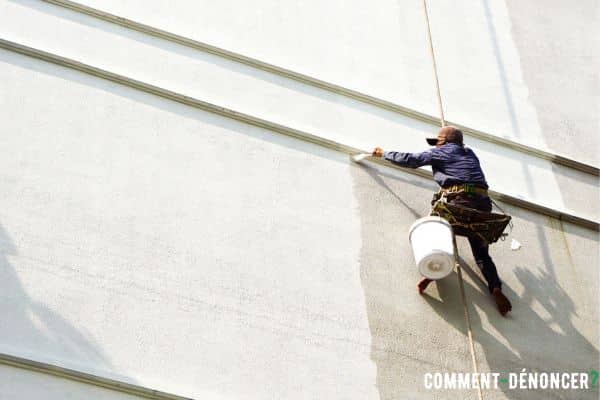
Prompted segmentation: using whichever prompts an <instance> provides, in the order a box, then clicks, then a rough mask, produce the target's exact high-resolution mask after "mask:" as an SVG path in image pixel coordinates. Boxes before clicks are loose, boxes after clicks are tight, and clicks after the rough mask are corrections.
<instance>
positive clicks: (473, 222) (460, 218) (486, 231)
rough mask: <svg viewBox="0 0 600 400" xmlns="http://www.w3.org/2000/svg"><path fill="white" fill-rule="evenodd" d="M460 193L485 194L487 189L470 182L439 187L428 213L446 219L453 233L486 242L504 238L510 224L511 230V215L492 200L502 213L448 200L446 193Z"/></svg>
mask: <svg viewBox="0 0 600 400" xmlns="http://www.w3.org/2000/svg"><path fill="white" fill-rule="evenodd" d="M460 193H467V194H475V193H477V194H485V195H487V189H484V188H480V187H477V186H474V185H471V184H466V185H455V186H452V187H450V188H444V189H440V191H439V192H438V193H436V194H435V195H434V197H433V201H432V202H431V204H432V207H431V213H430V215H435V216H438V217H442V218H444V219H445V220H447V221H448V222H449V223H450V225H452V229H453V230H454V234H455V235H459V236H467V237H477V238H479V239H480V240H482V241H484V242H485V243H487V244H491V243H495V242H497V241H498V239H502V240H504V238H505V237H506V236H507V235H508V233H504V230H505V229H506V227H507V226H510V228H511V230H512V223H511V219H512V217H511V216H510V215H507V214H506V213H505V212H504V211H503V210H502V209H501V208H500V207H499V206H498V204H496V202H494V201H493V200H492V202H493V203H494V205H495V206H496V207H497V208H498V209H499V210H500V212H502V214H497V213H493V212H485V211H480V210H476V209H474V208H469V207H464V206H461V205H457V204H451V203H449V202H448V195H453V194H460Z"/></svg>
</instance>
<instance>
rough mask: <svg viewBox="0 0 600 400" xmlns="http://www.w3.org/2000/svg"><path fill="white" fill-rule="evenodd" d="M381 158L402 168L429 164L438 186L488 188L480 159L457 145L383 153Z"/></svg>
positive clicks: (467, 149)
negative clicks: (469, 185) (418, 151)
mask: <svg viewBox="0 0 600 400" xmlns="http://www.w3.org/2000/svg"><path fill="white" fill-rule="evenodd" d="M383 158H385V159H386V160H388V161H391V162H392V163H394V164H396V165H399V166H401V167H408V168H418V167H422V166H424V165H431V169H432V170H433V179H435V181H436V182H437V183H438V185H440V186H441V187H446V186H451V185H461V184H465V183H471V184H474V185H477V186H481V187H484V188H487V187H488V184H487V182H486V180H485V175H484V174H483V170H482V169H481V165H480V164H479V159H478V158H477V156H476V155H475V153H474V152H473V150H471V149H469V148H467V147H464V146H461V145H459V144H456V143H446V144H445V145H443V146H441V147H434V148H432V149H430V150H427V151H424V152H422V153H401V152H397V151H386V152H385V153H384V154H383Z"/></svg>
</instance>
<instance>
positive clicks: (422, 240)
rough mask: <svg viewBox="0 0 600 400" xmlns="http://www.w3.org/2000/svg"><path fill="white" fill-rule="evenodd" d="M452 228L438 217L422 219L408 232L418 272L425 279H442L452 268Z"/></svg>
mask: <svg viewBox="0 0 600 400" xmlns="http://www.w3.org/2000/svg"><path fill="white" fill-rule="evenodd" d="M453 235H454V233H453V232H452V226H450V224H449V223H448V221H446V220H445V219H443V218H440V217H424V218H421V219H418V220H417V221H415V223H414V224H412V226H411V227H410V230H409V231H408V238H409V240H410V244H411V246H412V249H413V253H414V256H415V262H416V263H417V266H418V267H419V272H420V273H421V275H423V276H424V277H425V278H429V279H442V278H444V277H446V276H448V275H449V274H450V272H452V269H453V268H454V241H453Z"/></svg>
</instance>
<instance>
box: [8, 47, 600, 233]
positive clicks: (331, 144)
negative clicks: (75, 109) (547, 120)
mask: <svg viewBox="0 0 600 400" xmlns="http://www.w3.org/2000/svg"><path fill="white" fill-rule="evenodd" d="M0 48H3V49H5V50H9V51H12V52H15V53H19V54H22V55H25V56H28V57H32V58H36V59H39V60H43V61H46V62H50V63H53V64H56V65H59V66H63V67H67V68H71V69H75V70H77V71H80V72H84V73H86V74H89V75H93V76H96V77H98V78H101V79H105V80H108V81H111V82H115V83H118V84H121V85H124V86H128V87H131V88H133V89H137V90H140V91H143V92H146V93H150V94H153V95H156V96H159V97H162V98H165V99H168V100H172V101H175V102H178V103H181V104H184V105H187V106H191V107H194V108H198V109H200V110H203V111H207V112H210V113H213V114H217V115H220V116H223V117H226V118H230V119H234V120H237V121H240V122H243V123H246V124H249V125H253V126H257V127H259V128H263V129H266V130H269V131H272V132H276V133H279V134H282V135H285V136H289V137H293V138H295V139H299V140H302V141H305V142H309V143H313V144H316V145H319V146H322V147H325V148H328V149H331V150H335V151H338V152H342V153H345V154H348V155H354V154H358V153H365V152H366V151H364V150H361V149H357V148H355V147H352V146H348V145H345V144H342V143H339V142H336V141H333V140H329V139H325V138H323V137H320V136H317V135H314V134H311V133H308V132H304V131H300V130H298V129H294V128H290V127H287V126H284V125H281V124H278V123H275V122H271V121H267V120H264V119H262V118H258V117H254V116H252V115H248V114H244V113H241V112H237V111H235V110H231V109H228V108H225V107H221V106H219V105H215V104H212V103H208V102H206V101H203V100H199V99H195V98H193V97H189V96H185V95H182V94H179V93H176V92H173V91H170V90H167V89H163V88H160V87H158V86H154V85H151V84H148V83H144V82H141V81H138V80H135V79H133V78H129V77H126V76H123V75H119V74H115V73H113V72H109V71H106V70H103V69H100V68H97V67H93V66H91V65H88V64H84V63H81V62H79V61H75V60H72V59H69V58H66V57H62V56H58V55H55V54H52V53H48V52H45V51H43V50H39V49H35V48H32V47H28V46H24V45H21V44H18V43H15V42H11V41H8V40H5V39H0ZM370 161H372V162H374V163H376V164H379V165H383V166H385V167H388V168H392V169H398V170H401V171H403V172H406V173H409V174H413V175H417V176H420V177H424V178H427V179H429V180H432V179H433V177H432V176H431V173H429V172H427V171H425V170H422V169H409V168H402V167H398V166H395V165H394V164H391V163H389V162H386V161H384V160H381V159H378V158H373V157H371V158H370ZM490 196H491V197H492V198H494V199H497V200H500V201H503V202H505V203H507V204H511V205H515V206H517V207H519V208H523V209H526V210H529V211H533V212H536V213H539V214H543V215H547V216H550V217H553V218H557V219H559V220H562V221H566V222H570V223H573V224H576V225H579V226H583V227H585V228H588V229H593V230H596V231H597V230H598V229H599V226H600V224H599V223H598V222H596V221H593V220H589V219H586V218H583V217H579V216H576V215H573V214H569V213H565V212H562V211H559V210H555V209H552V208H548V207H544V206H542V205H539V204H536V203H533V202H530V201H526V200H522V199H519V198H516V197H513V196H510V195H507V194H504V193H500V192H496V191H490Z"/></svg>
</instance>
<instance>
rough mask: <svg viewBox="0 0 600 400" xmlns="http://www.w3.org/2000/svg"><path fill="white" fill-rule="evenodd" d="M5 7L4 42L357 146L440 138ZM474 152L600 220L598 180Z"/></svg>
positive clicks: (54, 17)
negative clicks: (22, 45) (31, 48)
mask: <svg viewBox="0 0 600 400" xmlns="http://www.w3.org/2000/svg"><path fill="white" fill-rule="evenodd" d="M3 9H4V10H3V13H2V16H3V17H2V18H3V19H4V21H3V24H2V25H3V31H4V37H5V38H7V39H9V40H14V41H16V42H18V43H22V44H25V45H29V46H32V47H37V48H41V49H45V50H48V51H51V52H54V53H56V54H59V55H62V56H65V57H70V58H73V59H76V60H79V61H82V62H85V63H88V64H91V65H94V66H97V67H100V68H104V69H107V70H109V71H112V72H116V73H120V74H123V75H125V76H129V77H133V78H135V79H139V80H142V81H144V82H148V83H151V84H154V85H158V86H160V87H163V88H166V89H169V90H173V91H175V92H178V93H182V94H185V95H189V96H192V97H196V98H199V99H201V100H205V101H209V102H213V103H215V104H218V105H221V106H225V107H229V108H232V109H234V110H237V111H241V112H244V113H248V114H251V115H254V116H258V117H260V118H264V119H267V120H269V121H273V122H277V123H280V124H283V125H286V126H290V127H293V128H296V129H300V130H305V131H308V132H310V133H313V134H316V135H318V136H321V137H325V138H328V139H333V140H335V141H338V142H341V143H345V144H348V145H351V146H355V147H359V148H364V149H370V148H372V147H374V146H375V145H380V146H382V147H384V148H386V149H397V150H404V151H422V150H424V149H426V148H427V146H426V145H425V144H424V141H423V138H424V137H426V136H431V135H434V134H435V131H436V128H435V127H433V126H430V125H427V124H424V123H419V122H417V121H414V120H412V119H409V118H407V117H404V116H400V115H398V114H395V113H391V112H388V111H385V110H381V109H378V108H376V107H373V106H369V105H366V104H363V103H360V102H357V101H354V100H350V99H347V98H344V97H341V96H337V95H333V94H331V93H329V92H325V91H323V90H319V89H316V88H313V87H308V86H307V85H304V84H301V83H298V82H294V81H290V80H288V79H285V78H282V77H278V76H274V75H273V74H269V73H265V72H262V71H257V70H255V69H252V68H250V67H246V66H243V65H239V64H237V63H234V62H229V61H226V60H223V59H222V58H220V57H217V56H212V55H208V54H204V53H202V52H199V51H196V50H191V49H188V48H185V47H182V46H178V45H174V44H172V43H168V42H165V41H161V40H158V39H154V38H151V37H148V36H146V35H143V34H139V33H136V32H132V31H130V30H127V29H125V28H119V27H116V26H114V25H112V24H109V23H105V22H102V21H99V20H97V19H94V18H90V17H86V16H82V15H80V14H78V13H74V12H71V11H67V10H64V9H62V8H59V7H56V6H53V5H48V4H44V3H40V2H30V1H25V2H22V1H16V2H7V3H5V4H4V5H3ZM22 20H27V21H29V23H28V24H22V23H21V22H20V21H22ZM82 38H83V39H84V40H82ZM108 44H110V45H108ZM412 45H413V47H414V44H412ZM416 48H418V47H414V49H415V50H416ZM411 106H412V105H411ZM532 132H533V131H532ZM468 145H469V146H471V147H473V148H474V149H476V151H477V153H478V155H479V157H480V158H481V160H482V163H483V165H484V167H485V170H486V176H487V178H488V181H489V182H490V185H491V187H492V189H494V190H497V191H500V192H502V193H506V194H509V195H512V196H514V197H518V198H522V199H526V200H529V201H532V202H535V203H537V204H541V205H544V206H547V207H550V208H555V209H558V210H562V211H565V212H567V213H572V214H575V215H578V216H582V217H586V218H588V219H591V220H598V219H600V212H599V211H598V208H597V207H595V206H594V205H593V204H591V203H590V202H589V201H588V200H587V199H589V198H592V197H597V196H598V195H599V192H598V185H597V182H596V179H595V178H593V177H589V176H587V175H585V174H582V173H577V172H573V171H570V170H568V169H566V168H564V167H556V166H554V165H552V164H551V163H550V162H548V161H544V160H540V159H537V158H535V157H531V156H526V155H523V154H521V153H518V152H515V151H511V150H507V149H504V148H500V147H498V146H496V145H492V144H490V143H486V142H482V141H478V140H472V139H471V140H468ZM574 193H576V194H577V195H574Z"/></svg>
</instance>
